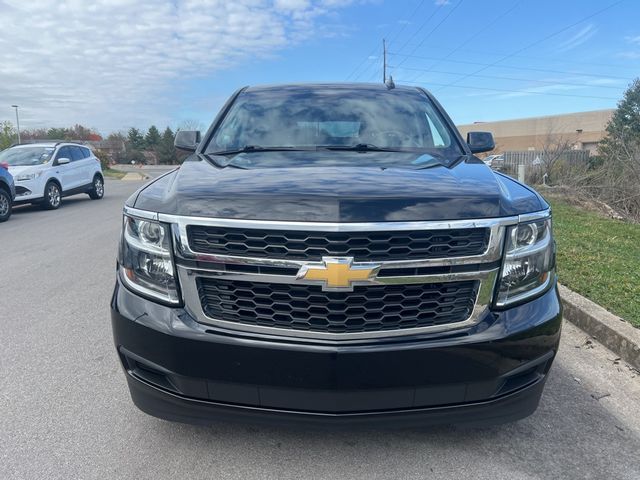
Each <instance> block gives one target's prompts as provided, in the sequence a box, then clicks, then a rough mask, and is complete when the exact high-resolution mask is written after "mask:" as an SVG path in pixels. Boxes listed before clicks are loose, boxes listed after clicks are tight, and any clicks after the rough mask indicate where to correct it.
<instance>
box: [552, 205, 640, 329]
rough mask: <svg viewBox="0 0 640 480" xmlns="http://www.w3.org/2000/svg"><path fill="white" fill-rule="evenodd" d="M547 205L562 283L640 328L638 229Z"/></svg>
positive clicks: (616, 221)
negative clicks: (551, 216) (551, 218)
mask: <svg viewBox="0 0 640 480" xmlns="http://www.w3.org/2000/svg"><path fill="white" fill-rule="evenodd" d="M548 201H549V202H550V203H551V207H552V211H553V228H554V233H555V238H556V242H557V244H558V277H559V279H560V283H562V284H564V285H566V286H567V287H569V288H570V289H572V290H574V291H576V292H578V293H580V294H581V295H584V296H585V297H587V298H589V299H590V300H591V301H593V302H595V303H597V304H599V305H601V306H602V307H604V308H606V309H607V310H609V311H610V312H612V313H614V314H616V315H618V316H620V317H622V318H624V319H625V320H627V321H629V322H630V323H631V324H633V325H634V326H636V327H640V225H638V224H633V223H627V222H623V221H620V220H613V219H609V218H605V217H603V216H601V215H599V214H598V213H594V212H590V211H585V210H582V209H580V208H578V207H575V206H572V205H569V204H568V203H566V202H564V201H562V200H559V199H548Z"/></svg>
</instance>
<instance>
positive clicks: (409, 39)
mask: <svg viewBox="0 0 640 480" xmlns="http://www.w3.org/2000/svg"><path fill="white" fill-rule="evenodd" d="M446 4H447V3H446V2H442V3H440V5H438V8H436V9H435V10H434V11H433V12H431V15H429V16H428V17H427V19H426V20H425V21H424V22H422V24H421V25H420V27H419V28H418V30H416V31H415V32H413V35H411V36H410V37H409V38H408V39H407V41H406V42H404V43H403V44H402V46H401V47H400V48H399V50H402V49H403V48H404V47H406V46H407V44H408V43H409V42H410V41H411V40H413V39H414V37H415V36H416V35H417V34H418V33H420V31H421V30H422V29H423V28H424V27H425V26H426V25H427V24H428V23H429V21H430V20H431V19H432V18H433V17H434V16H435V14H436V13H438V12H439V11H440V9H441V8H442V7H444V6H445V5H446ZM414 13H415V12H414Z"/></svg>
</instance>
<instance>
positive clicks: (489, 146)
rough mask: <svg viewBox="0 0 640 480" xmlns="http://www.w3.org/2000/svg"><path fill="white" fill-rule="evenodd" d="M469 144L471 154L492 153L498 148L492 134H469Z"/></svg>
mask: <svg viewBox="0 0 640 480" xmlns="http://www.w3.org/2000/svg"><path fill="white" fill-rule="evenodd" d="M467 144H468V145H469V148H470V149H471V153H480V152H490V151H491V150H493V149H494V148H496V144H495V142H494V141H493V135H492V134H491V132H469V133H467Z"/></svg>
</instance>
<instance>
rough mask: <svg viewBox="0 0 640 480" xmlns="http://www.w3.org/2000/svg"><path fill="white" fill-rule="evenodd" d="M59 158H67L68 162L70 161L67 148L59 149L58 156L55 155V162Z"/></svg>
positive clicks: (69, 153)
mask: <svg viewBox="0 0 640 480" xmlns="http://www.w3.org/2000/svg"><path fill="white" fill-rule="evenodd" d="M60 158H68V159H69V160H72V158H71V152H70V151H69V147H60V149H59V150H58V154H57V155H56V160H58V159H60Z"/></svg>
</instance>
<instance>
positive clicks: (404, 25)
mask: <svg viewBox="0 0 640 480" xmlns="http://www.w3.org/2000/svg"><path fill="white" fill-rule="evenodd" d="M425 1H426V0H421V2H420V3H419V4H418V6H417V7H416V8H415V9H414V10H413V12H412V13H411V15H410V17H409V18H413V17H414V16H415V14H416V13H417V12H418V10H420V8H421V7H422V5H423V4H424V2H425ZM405 28H407V23H405V24H403V25H402V27H401V28H400V30H399V31H398V32H397V33H396V34H395V35H394V36H393V40H395V39H396V38H397V37H398V35H400V34H401V33H402V32H404V29H405ZM393 40H391V41H393ZM377 50H378V48H377V47H374V48H373V50H371V53H369V55H367V56H366V57H365V58H364V60H362V62H360V63H359V64H358V66H357V67H356V68H354V69H353V70H352V71H351V73H350V74H349V75H347V78H346V79H345V80H349V78H351V77H352V76H353V75H355V73H356V72H357V71H358V70H359V69H360V68H361V67H362V66H363V65H364V64H365V63H366V61H367V60H369V58H370V57H371V56H372V55H373V54H374V53H375V52H376V51H377ZM368 69H369V67H367V68H365V71H366V70H368ZM362 73H363V72H360V74H359V75H358V77H357V78H355V80H357V79H358V78H360V76H361V75H362Z"/></svg>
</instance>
